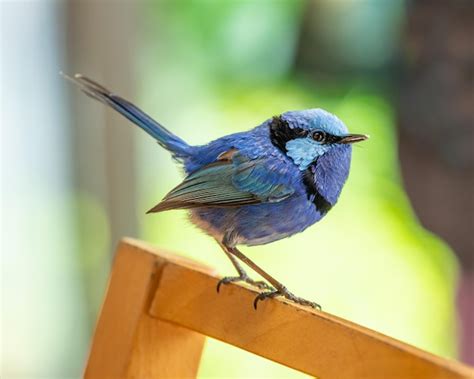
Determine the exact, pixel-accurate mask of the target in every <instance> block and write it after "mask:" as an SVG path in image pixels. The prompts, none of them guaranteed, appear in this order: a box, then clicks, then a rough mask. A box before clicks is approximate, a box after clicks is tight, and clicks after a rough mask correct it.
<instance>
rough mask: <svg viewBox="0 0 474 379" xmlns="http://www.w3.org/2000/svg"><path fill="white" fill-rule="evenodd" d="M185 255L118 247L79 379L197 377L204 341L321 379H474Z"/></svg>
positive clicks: (460, 368) (453, 365) (128, 243)
mask: <svg viewBox="0 0 474 379" xmlns="http://www.w3.org/2000/svg"><path fill="white" fill-rule="evenodd" d="M218 280H219V277H218V276H217V275H216V274H215V273H214V272H213V271H212V269H209V268H206V267H204V266H202V265H199V264H196V263H195V262H192V261H190V260H188V259H184V258H182V257H179V256H175V255H171V254H167V253H164V252H161V251H158V250H156V249H154V248H152V247H150V246H148V245H146V244H145V243H143V242H140V241H135V240H131V239H125V240H123V241H122V242H121V244H120V246H119V248H118V251H117V254H116V257H115V263H114V266H113V269H112V273H111V277H110V281H109V286H108V289H107V294H106V296H105V301H104V304H103V307H102V310H101V312H100V316H99V320H98V324H97V328H96V331H95V334H94V337H93V341H92V347H91V350H90V355H89V358H88V361H87V365H86V369H85V373H84V377H85V378H87V379H92V378H93V379H107V378H111V379H112V378H113V379H116V378H188V377H196V374H197V370H198V368H199V361H200V357H201V352H202V349H203V344H204V340H205V338H206V336H209V337H212V338H216V339H218V340H221V341H224V342H227V343H229V344H232V345H234V346H237V347H240V348H242V349H245V350H247V351H250V352H252V353H254V354H258V355H260V356H262V357H265V358H268V359H270V360H273V361H275V362H278V363H281V364H283V365H286V366H288V367H292V368H294V369H296V370H299V371H302V372H304V373H307V374H309V375H312V376H316V377H319V378H322V379H331V378H335V379H346V378H347V379H349V378H357V379H369V378H376V379H381V378H397V379H410V378H429V379H434V378H440V379H451V378H453V379H454V378H458V379H459V378H474V370H473V369H472V368H469V367H467V366H464V365H462V364H460V363H458V362H455V361H452V360H448V359H444V358H441V357H438V356H435V355H433V354H430V353H427V352H425V351H422V350H419V349H417V348H415V347H412V346H409V345H407V344H404V343H402V342H400V341H397V340H394V339H392V338H390V337H387V336H384V335H382V334H380V333H377V332H375V331H372V330H369V329H367V328H364V327H362V326H359V325H356V324H353V323H351V322H349V321H346V320H343V319H340V318H338V317H335V316H333V315H330V314H328V313H325V312H318V311H313V310H310V309H307V308H303V307H299V306H297V305H294V304H290V303H288V302H286V301H284V300H280V299H272V300H265V301H264V302H262V303H260V304H259V308H258V311H255V310H254V309H253V308H252V306H251V304H252V301H253V299H254V297H255V291H253V290H252V289H249V288H247V287H245V286H242V285H236V284H231V285H229V286H226V287H225V290H224V291H221V293H220V294H217V293H216V284H217V282H218Z"/></svg>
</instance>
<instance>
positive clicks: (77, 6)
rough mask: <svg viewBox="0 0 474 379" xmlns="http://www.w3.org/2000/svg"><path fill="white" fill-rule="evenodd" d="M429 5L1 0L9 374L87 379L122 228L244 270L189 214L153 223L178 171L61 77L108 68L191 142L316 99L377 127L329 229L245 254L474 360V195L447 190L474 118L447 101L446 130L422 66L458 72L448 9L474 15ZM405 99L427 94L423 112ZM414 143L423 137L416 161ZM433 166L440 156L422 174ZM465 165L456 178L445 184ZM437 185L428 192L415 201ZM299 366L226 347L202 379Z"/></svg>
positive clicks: (207, 361) (409, 338)
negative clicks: (435, 27) (435, 32)
mask: <svg viewBox="0 0 474 379" xmlns="http://www.w3.org/2000/svg"><path fill="white" fill-rule="evenodd" d="M420 3H422V2H416V1H415V2H412V3H406V2H404V1H401V0H395V1H390V2H380V1H375V0H360V1H349V0H347V1H343V0H338V1H329V0H319V1H290V0H275V1H270V0H268V1H265V0H264V1H257V0H254V1H250V0H248V1H243V0H242V1H227V2H224V1H217V0H214V1H212V0H200V1H158V2H131V1H130V2H108V1H102V2H92V1H90V2H89V1H69V2H67V1H65V2H59V1H58V2H54V1H38V2H15V1H12V2H3V3H2V4H1V7H2V15H1V17H2V50H1V51H2V54H1V55H2V79H1V82H2V94H1V95H2V100H1V104H2V187H1V188H2V219H1V220H2V221H1V222H2V225H1V226H2V228H1V230H2V280H1V285H2V335H1V341H2V342H1V343H2V377H4V378H39V377H41V378H73V377H79V376H80V375H81V370H82V367H83V364H84V360H85V358H86V355H87V350H88V345H89V341H90V337H91V333H92V331H93V327H94V324H95V320H96V317H97V314H98V309H99V307H100V304H101V301H102V298H103V295H104V290H105V286H106V283H107V278H108V273H109V269H110V264H111V261H112V258H113V252H114V248H115V246H116V245H117V243H118V240H119V239H120V237H121V236H125V235H128V236H133V237H137V238H142V239H145V240H147V241H150V242H152V243H153V244H155V245H157V246H160V247H163V248H166V249H169V250H173V251H176V252H179V253H180V254H183V255H187V256H190V257H192V258H194V259H196V260H198V261H201V262H203V263H206V264H208V265H212V266H214V267H216V268H217V269H218V270H219V272H221V273H222V274H223V275H226V274H230V273H232V267H231V265H230V264H229V262H228V260H227V258H226V257H225V255H224V254H222V252H221V251H220V248H219V246H217V244H216V243H215V242H214V241H213V240H212V239H211V238H209V237H207V236H205V235H204V234H203V233H201V232H200V231H199V230H198V229H196V228H195V227H194V226H192V225H191V224H190V222H189V221H188V220H187V217H186V213H185V212H184V211H175V212H165V213H160V214H156V215H145V214H144V213H145V211H146V210H147V209H149V208H150V207H151V206H153V205H154V204H155V203H157V202H158V201H159V200H160V199H161V198H162V197H163V196H164V194H165V193H166V192H167V191H168V190H169V189H170V188H172V187H173V186H174V185H176V184H177V183H178V182H179V180H180V178H181V177H182V172H181V170H180V169H178V168H176V167H175V164H174V162H172V160H171V159H170V157H169V154H168V153H167V152H165V151H164V150H162V149H161V148H160V147H158V146H157V145H156V143H155V142H154V141H153V140H152V139H151V138H149V137H148V136H147V135H145V134H144V133H143V132H141V131H140V130H139V129H138V128H135V127H132V126H130V125H129V123H128V122H127V121H125V120H123V119H122V118H120V116H118V115H116V114H115V113H114V112H113V111H111V110H108V109H106V108H105V107H104V106H102V105H101V104H98V103H96V102H94V101H92V100H90V99H88V98H86V97H85V96H83V95H82V94H79V93H78V91H76V90H75V89H71V88H70V87H69V86H67V83H65V82H64V81H63V80H62V79H61V78H60V77H59V75H58V72H59V71H61V70H63V71H65V72H67V73H74V72H82V73H84V74H86V75H88V76H91V77H92V78H95V79H96V80H98V81H99V82H101V83H103V84H104V85H106V86H107V87H109V88H110V89H112V90H113V91H115V92H116V93H119V94H121V95H122V96H124V97H126V98H128V99H129V100H131V101H133V102H134V103H135V104H137V105H139V106H140V107H141V108H142V109H144V110H146V111H147V112H148V113H149V114H150V115H151V116H153V117H154V118H156V119H157V120H159V121H160V122H161V123H163V124H164V125H166V126H167V127H168V128H169V129H170V130H172V131H173V132H175V133H176V134H178V135H179V136H181V137H182V138H183V139H185V140H186V141H188V142H189V143H192V144H202V143H205V142H207V141H209V140H211V139H214V138H218V137H220V136H222V135H225V134H228V133H232V132H236V131H240V130H245V129H249V128H251V127H253V126H256V125H258V124H260V123H261V122H262V121H264V120H265V119H267V118H268V117H270V116H272V115H276V114H280V113H282V112H285V111H287V110H297V109H305V108H316V107H321V108H324V109H327V110H329V111H331V112H333V113H335V114H336V115H338V117H340V118H341V119H342V120H343V121H344V122H345V123H346V125H347V126H348V127H349V129H350V130H351V131H352V132H355V133H366V134H370V136H371V139H370V140H369V141H368V142H367V143H364V144H363V145H361V146H360V148H355V149H354V153H353V161H352V170H351V174H350V177H349V180H348V183H347V184H346V187H345V189H344V191H343V193H342V196H341V198H340V201H339V204H338V206H337V207H335V208H334V209H333V210H332V211H331V212H330V213H329V215H328V216H327V217H326V218H325V219H324V220H323V221H322V222H320V223H319V224H317V225H316V226H314V227H312V228H310V229H309V230H307V231H306V232H305V233H303V234H300V235H297V236H294V237H292V238H290V239H286V240H283V241H279V242H276V243H273V244H270V245H266V246H261V247H254V248H248V249H245V248H244V251H245V252H246V253H247V254H248V255H249V256H250V257H251V258H253V259H254V260H255V261H256V262H258V263H259V264H260V265H261V266H263V267H264V268H266V270H268V272H270V273H271V274H273V275H274V276H275V277H276V278H279V279H280V280H281V281H282V282H284V283H285V284H286V285H287V286H288V287H289V288H290V289H291V290H292V291H294V292H295V293H297V294H298V295H300V296H303V297H305V298H308V299H313V300H316V301H318V302H319V303H320V304H322V305H323V308H324V310H325V311H327V312H330V313H334V314H336V315H338V316H340V317H344V318H347V319H349V320H351V321H354V322H356V323H360V324H362V325H364V326H367V327H369V328H373V329H376V330H378V331H380V332H382V333H385V334H388V335H390V336H393V337H395V338H398V339H400V340H403V341H405V342H408V343H411V344H413V345H415V346H418V347H420V348H422V349H426V350H428V351H430V352H433V353H436V354H439V355H442V356H445V357H453V358H462V359H463V360H465V361H466V362H471V363H472V362H473V346H472V342H470V338H468V336H469V335H470V334H469V333H472V330H473V329H472V321H473V320H474V316H473V314H472V310H470V309H472V306H473V304H474V303H473V291H472V285H473V283H474V281H473V279H472V278H473V275H472V272H473V271H472V259H471V256H472V251H473V248H472V238H471V236H470V235H469V234H466V233H464V234H462V235H461V237H459V233H460V232H459V231H460V230H461V232H462V231H463V230H469V229H470V230H472V215H469V213H470V210H471V209H472V196H471V195H467V202H466V201H465V200H463V204H462V206H461V208H459V209H458V208H456V206H457V205H456V204H457V203H456V199H458V198H459V196H457V197H456V196H455V195H450V193H451V192H452V191H458V190H459V191H460V190H463V191H465V190H466V188H467V191H469V193H472V189H473V188H472V182H469V183H471V186H470V187H469V185H468V186H467V187H466V186H464V185H463V184H462V183H463V182H462V181H463V180H465V177H466V178H468V180H470V179H469V176H466V174H465V171H463V170H466V167H467V169H468V170H469V172H471V173H472V170H471V168H472V166H470V165H471V164H472V160H470V159H471V158H470V155H469V154H470V153H469V152H468V153H467V155H463V154H461V153H459V154H457V155H456V154H455V153H452V152H449V151H448V152H447V153H446V151H445V150H446V146H447V145H448V146H449V147H452V150H453V151H456V152H463V151H464V150H463V149H466V147H465V140H466V138H463V139H462V141H461V142H462V143H464V145H456V144H455V143H457V142H456V141H458V139H456V138H458V133H463V132H465V128H464V124H462V122H465V121H466V119H465V118H463V119H462V120H461V121H459V122H458V123H456V120H457V118H456V117H457V115H458V114H459V113H458V112H456V110H453V109H452V108H449V107H446V109H444V112H443V115H444V116H446V117H445V119H443V120H442V122H443V125H444V124H447V126H445V129H443V128H442V127H440V126H439V125H438V124H439V122H438V120H439V118H437V117H436V115H433V114H431V113H429V114H428V116H426V115H425V113H423V109H425V108H426V107H428V108H429V107H431V109H432V108H433V107H432V104H437V103H436V102H435V100H432V99H431V98H430V97H429V96H425V95H426V94H433V93H437V94H439V92H436V91H437V90H439V89H440V88H441V92H443V91H442V88H443V87H442V86H443V85H444V84H443V83H445V81H444V79H445V76H442V78H441V80H437V76H436V75H435V74H436V73H438V71H437V70H436V68H435V69H433V70H432V71H433V72H434V73H435V74H433V75H434V76H430V77H428V78H425V77H422V73H424V72H427V71H429V70H431V65H433V64H434V63H432V62H431V61H428V60H424V58H426V57H427V56H429V55H430V54H431V53H430V52H431V51H435V52H436V57H437V59H438V60H435V61H434V62H438V61H442V62H443V68H444V70H447V71H448V72H452V71H456V70H459V63H458V61H457V60H456V59H454V58H453V59H448V58H446V57H447V56H448V55H449V54H451V53H452V52H453V51H454V52H455V54H454V56H462V55H463V53H464V48H465V45H464V44H463V43H458V44H457V45H454V47H453V45H452V44H447V45H449V46H451V48H450V49H446V48H443V47H445V45H444V44H443V41H440V40H439V39H436V40H435V43H434V45H433V42H432V40H431V39H430V38H428V37H427V36H428V34H429V33H430V30H431V29H430V25H431V24H430V22H431V23H432V24H436V21H437V20H439V17H447V18H448V19H449V20H448V21H449V22H448V21H446V20H445V22H444V24H446V25H447V26H446V25H445V28H447V29H445V32H446V34H447V35H451V34H449V32H450V31H451V30H452V29H450V28H451V26H452V25H453V24H456V25H457V28H458V29H462V28H461V27H459V24H461V25H462V20H463V18H462V16H460V15H459V14H462V13H465V12H466V10H467V11H469V12H472V6H470V5H466V4H465V2H456V1H454V2H453V4H452V5H451V6H450V7H451V8H450V9H448V8H449V6H445V5H442V4H440V2H437V1H434V2H433V3H432V5H431V6H430V7H428V8H427V7H426V6H425V5H423V4H420ZM459 4H461V10H460V11H459V9H458V8H456V7H459ZM444 7H446V8H444ZM463 7H464V8H463ZM453 8H456V9H455V11H453V12H451V11H452V10H453ZM450 12H451V13H452V14H454V15H452V14H451V13H450ZM420 13H421V15H423V14H424V15H425V17H424V18H423V20H424V24H423V25H422V29H423V30H422V31H421V34H420V31H419V30H418V29H417V27H418V25H419V24H418V23H419V18H418V17H421V16H420ZM20 20H21V22H20ZM446 30H447V31H446ZM456 30H457V29H456ZM461 32H463V30H461ZM461 32H459V33H460V34H456V33H458V32H456V33H454V34H455V36H454V37H453V38H457V39H456V41H458V40H459V39H461V42H462V41H463V40H462V38H461V37H462V36H463V34H462V33H461ZM420 35H421V37H426V38H421V37H420ZM456 36H457V37H456ZM430 44H431V45H430ZM443 54H445V55H443ZM427 62H428V63H427ZM471 68H472V67H471ZM429 72H431V71H429ZM439 72H441V71H439ZM442 72H445V71H442ZM456 72H457V71H456ZM420 77H421V79H420ZM447 77H448V78H449V77H450V76H449V75H448V76H447ZM461 79H462V78H461ZM455 83H458V82H455ZM436 85H438V87H436ZM415 86H416V87H415ZM439 86H441V87H439ZM448 88H450V89H451V90H453V88H455V89H454V90H456V88H457V87H453V86H451V85H448ZM422 90H423V91H425V90H426V91H425V92H423V91H422ZM413 93H415V94H416V93H418V94H419V96H418V97H416V96H414V95H413ZM404 94H411V95H412V96H413V97H412V98H411V101H410V102H409V104H407V102H406V99H407V98H408V96H405V95H404ZM444 94H445V96H446V103H445V102H441V104H442V105H444V104H448V103H449V101H448V100H447V99H448V97H449V91H446V92H444ZM413 102H415V104H413ZM449 112H451V113H449ZM407 113H408V114H409V115H410V117H408V118H407V117H405V116H406V114H407ZM450 115H451V116H450ZM412 116H413V117H412ZM468 116H469V115H468ZM417 117H418V118H417ZM450 117H451V118H450ZM415 120H416V122H415ZM420 120H421V121H420ZM423 120H425V124H423ZM453 120H454V121H453ZM434 124H435V125H436V127H437V128H438V129H439V130H438V129H436V128H435V129H430V127H431V126H432V125H434ZM422 127H423V130H422V131H420V128H422ZM446 127H447V128H451V129H450V130H454V128H457V129H456V130H457V132H456V133H446ZM436 133H438V134H441V135H443V136H445V139H444V140H442V147H443V149H440V150H439V151H441V152H440V153H439V156H440V157H441V158H439V160H436V159H432V158H429V157H430V155H429V154H430V153H431V152H433V151H435V152H437V151H438V150H437V147H438V145H439V144H440V142H439V139H436V138H435V137H433V138H431V137H430V138H431V139H430V138H428V137H426V136H427V135H429V136H436V135H438V134H436ZM420 135H421V138H422V142H421V143H419V140H417V138H420ZM470 137H471V135H470V134H469V135H468V139H467V140H468V141H469V138H470ZM446 140H447V142H446ZM404 141H405V142H404ZM452 141H454V142H452ZM463 141H464V142H463ZM461 142H460V143H461ZM437 144H438V145H437ZM404 146H416V148H415V149H414V150H413V151H412V150H406V153H404V150H403V147H404ZM453 146H454V147H453ZM459 146H460V147H459ZM470 147H472V145H470V143H469V142H468V144H467V149H468V150H469V149H470ZM424 149H425V150H424ZM445 156H446V157H448V158H445ZM466 156H467V158H466ZM423 157H428V158H427V159H426V160H427V161H428V162H435V163H436V162H440V163H439V165H436V164H437V163H436V164H431V163H430V164H427V166H426V167H424V166H420V165H421V164H422V162H424V160H423V159H422V158H423ZM420 162H421V163H420ZM446 162H448V163H446ZM466 162H467V163H466ZM413 167H416V170H412V171H410V168H413ZM446 167H447V168H446ZM426 172H430V176H429V177H428V178H426V177H424V176H423V175H424V173H426ZM451 172H454V173H455V174H453V175H458V176H459V180H458V181H453V180H449V181H448V179H446V183H448V182H449V183H448V184H446V185H440V186H434V185H433V184H434V183H439V182H442V180H443V178H444V176H443V175H446V173H451ZM469 175H470V174H469ZM471 178H472V176H471ZM452 183H454V184H455V185H454V184H452ZM423 185H428V190H427V192H428V193H426V192H422V194H421V196H418V197H417V191H416V189H417V188H418V189H420V188H424V187H423ZM450 185H452V186H450ZM410 188H412V189H413V190H411V189H410ZM460 188H461V189H460ZM407 189H408V192H407ZM450 191H451V192H450ZM433 193H434V194H433ZM437 193H439V196H440V198H441V199H446V198H448V199H450V200H449V201H450V203H449V204H450V206H449V208H448V210H449V211H448V212H441V210H443V209H444V208H443V205H440V206H439V208H437V207H438V203H436V201H438V200H437V199H438V198H437V197H436V196H438V195H437ZM455 193H457V192H455ZM463 193H464V192H463ZM463 196H464V195H463ZM426 198H428V199H431V198H433V204H434V206H433V204H431V203H427V202H426ZM420 199H421V200H420ZM423 199H425V202H423ZM453 199H454V200H453ZM462 199H465V198H462ZM445 202H446V201H445V200H443V201H441V202H440V203H443V204H444V203H445ZM453 202H454V203H453ZM417 204H418V205H417ZM425 209H428V211H425ZM433 209H438V210H439V213H430V211H431V212H433ZM420 219H421V222H420ZM438 219H443V220H445V223H444V224H442V225H441V226H438V224H437V220H438ZM445 224H446V225H447V226H446V225H445ZM466 225H467V229H466ZM424 226H425V227H427V228H425V227H424ZM443 226H444V227H445V228H444V229H443ZM453 231H454V232H453ZM456 232H457V233H458V234H456ZM450 233H451V234H450ZM452 233H454V234H452ZM436 234H439V235H441V236H443V237H444V239H445V240H446V241H447V242H449V245H450V246H451V247H450V246H449V245H448V244H447V243H445V242H443V240H442V239H441V238H440V237H438V236H437V235H436ZM453 236H454V237H453ZM450 238H451V239H450ZM463 238H464V239H463ZM466 240H467V242H465V243H464V244H461V245H459V246H458V245H456V243H461V242H462V241H466ZM453 241H454V242H453ZM469 241H471V242H469ZM466 246H467V247H466ZM452 248H454V251H455V252H456V253H457V254H458V256H459V259H458V258H456V255H455V252H454V251H453V250H452ZM249 306H251V304H249ZM249 327H251V325H249ZM315 343H321V344H324V341H315ZM300 376H303V375H302V374H299V373H297V372H294V371H292V370H290V369H287V368H285V367H282V366H279V365H277V364H274V363H272V362H269V361H266V360H264V359H262V358H259V357H256V356H254V355H251V354H249V353H246V352H243V351H240V350H238V349H236V348H233V347H231V346H228V345H225V344H223V343H221V342H218V341H214V340H210V339H209V340H208V341H207V343H206V348H205V352H204V356H203V359H202V365H201V368H200V377H249V378H255V377H300Z"/></svg>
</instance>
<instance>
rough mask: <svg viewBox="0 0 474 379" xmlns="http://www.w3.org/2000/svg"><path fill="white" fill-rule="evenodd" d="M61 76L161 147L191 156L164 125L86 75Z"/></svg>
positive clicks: (186, 146)
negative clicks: (128, 121) (109, 108)
mask: <svg viewBox="0 0 474 379" xmlns="http://www.w3.org/2000/svg"><path fill="white" fill-rule="evenodd" d="M61 75H62V76H64V77H65V78H66V79H67V80H69V81H71V82H72V83H74V84H76V85H77V86H78V87H79V88H80V89H81V91H82V92H84V93H85V94H86V95H88V96H90V97H92V98H93V99H96V100H98V101H100V102H102V103H104V104H107V105H109V106H110V107H112V108H113V109H115V110H116V111H117V112H119V113H120V114H122V115H123V116H125V117H126V118H127V119H129V120H130V121H132V122H133V123H134V124H136V125H138V126H139V127H140V128H142V129H143V130H144V131H146V132H147V133H148V134H149V135H151V136H152V137H153V138H155V139H156V140H157V141H158V143H159V144H160V145H161V146H163V147H164V148H165V149H167V150H169V151H170V152H172V153H173V154H174V156H176V157H177V158H180V157H186V156H187V155H188V154H189V150H190V146H189V145H188V144H187V143H186V142H184V141H183V140H182V139H181V138H179V137H177V136H176V135H174V134H173V133H171V132H170V131H169V130H167V129H166V128H165V127H164V126H163V125H161V124H159V123H158V122H156V121H155V120H153V119H152V118H151V117H150V116H148V115H147V114H146V113H145V112H143V111H142V110H140V109H139V108H137V107H136V106H135V105H133V104H132V103H130V102H128V101H127V100H125V99H123V98H121V97H119V96H117V95H114V94H113V93H111V92H110V91H109V90H108V89H107V88H105V87H103V86H101V85H100V84H98V83H96V82H95V81H93V80H92V79H89V78H87V77H86V76H84V75H81V74H76V75H74V77H70V76H68V75H65V74H63V73H61Z"/></svg>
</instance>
